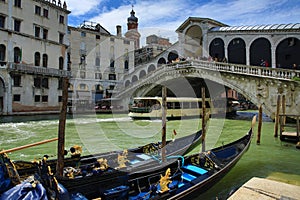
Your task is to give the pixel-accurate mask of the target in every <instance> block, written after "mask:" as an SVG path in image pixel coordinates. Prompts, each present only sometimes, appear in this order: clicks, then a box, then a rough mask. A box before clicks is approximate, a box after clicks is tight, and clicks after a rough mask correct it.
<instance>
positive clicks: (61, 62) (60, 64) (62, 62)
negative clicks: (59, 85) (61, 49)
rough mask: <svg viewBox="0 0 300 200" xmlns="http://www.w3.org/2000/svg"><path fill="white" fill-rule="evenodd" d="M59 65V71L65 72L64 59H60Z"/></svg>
mask: <svg viewBox="0 0 300 200" xmlns="http://www.w3.org/2000/svg"><path fill="white" fill-rule="evenodd" d="M58 64H59V69H60V70H63V69H64V58H63V57H59V59H58Z"/></svg>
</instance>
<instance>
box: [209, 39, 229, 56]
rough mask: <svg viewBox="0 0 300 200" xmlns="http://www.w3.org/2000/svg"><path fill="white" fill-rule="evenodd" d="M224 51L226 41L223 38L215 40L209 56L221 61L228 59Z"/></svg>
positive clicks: (210, 47)
mask: <svg viewBox="0 0 300 200" xmlns="http://www.w3.org/2000/svg"><path fill="white" fill-rule="evenodd" d="M224 49H225V48H224V41H223V40H222V39H221V38H215V39H213V40H212V41H211V42H210V44H209V55H210V57H212V58H217V59H218V60H219V61H221V60H222V59H223V58H225V57H226V56H225V51H224Z"/></svg>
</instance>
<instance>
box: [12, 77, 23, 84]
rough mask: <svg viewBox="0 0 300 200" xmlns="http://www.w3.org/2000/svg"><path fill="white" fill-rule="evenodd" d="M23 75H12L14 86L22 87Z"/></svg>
mask: <svg viewBox="0 0 300 200" xmlns="http://www.w3.org/2000/svg"><path fill="white" fill-rule="evenodd" d="M21 77H22V76H21V75H19V74H13V75H12V81H13V86H14V87H21Z"/></svg>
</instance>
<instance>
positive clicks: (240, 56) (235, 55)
mask: <svg viewBox="0 0 300 200" xmlns="http://www.w3.org/2000/svg"><path fill="white" fill-rule="evenodd" d="M227 48H228V62H229V63H235V64H244V65H245V64H246V43H245V41H244V39H242V38H234V39H232V40H231V41H230V42H229V45H228V47H227Z"/></svg>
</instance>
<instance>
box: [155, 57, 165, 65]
mask: <svg viewBox="0 0 300 200" xmlns="http://www.w3.org/2000/svg"><path fill="white" fill-rule="evenodd" d="M166 63H167V62H166V59H165V58H163V57H162V58H160V59H158V61H157V67H160V66H162V65H163V64H166Z"/></svg>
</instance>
